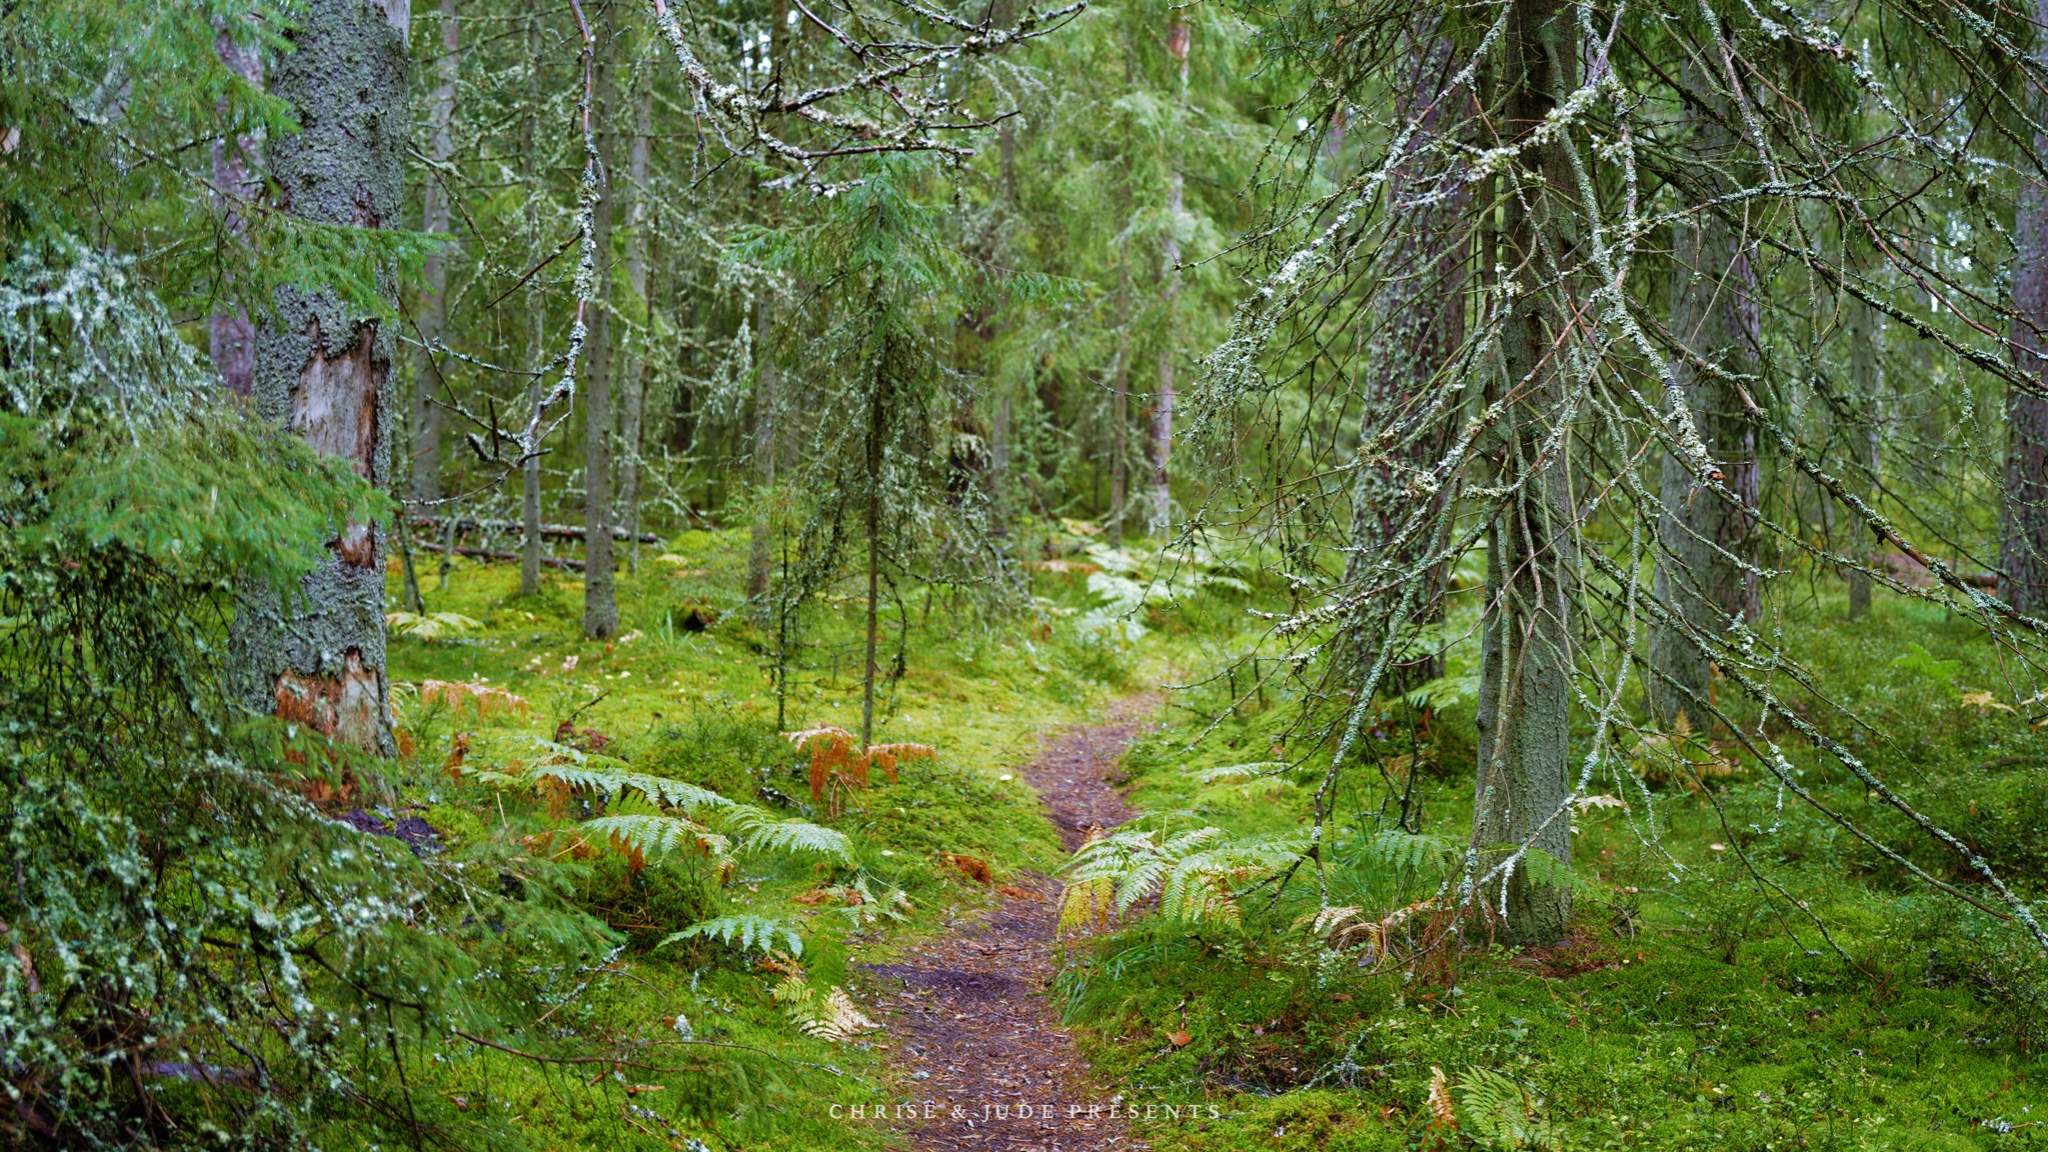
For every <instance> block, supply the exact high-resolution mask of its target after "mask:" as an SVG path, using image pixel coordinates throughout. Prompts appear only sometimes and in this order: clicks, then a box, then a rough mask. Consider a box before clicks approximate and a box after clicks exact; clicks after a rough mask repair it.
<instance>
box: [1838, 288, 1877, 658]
mask: <svg viewBox="0 0 2048 1152" xmlns="http://www.w3.org/2000/svg"><path fill="white" fill-rule="evenodd" d="M1848 311H1849V331H1848V332H1847V334H1846V335H1847V336H1848V339H1849V404H1850V405H1851V411H1852V412H1853V413H1854V418H1853V420H1852V422H1851V424H1850V426H1849V451H1850V455H1851V457H1852V458H1853V460H1854V462H1855V464H1854V466H1853V467H1851V468H1849V469H1847V470H1846V471H1847V472H1848V477H1847V479H1848V481H1849V484H1850V487H1851V490H1852V491H1854V492H1855V493H1856V495H1858V496H1859V497H1861V498H1862V499H1863V500H1865V501H1868V500H1869V499H1870V498H1871V494H1872V493H1874V492H1875V491H1876V490H1877V466H1878V454H1877V453H1878V428H1879V425H1880V415H1879V403H1880V399H1879V393H1880V390H1881V389H1882V388H1883V384H1884V381H1883V377H1882V370H1881V368H1880V367H1879V365H1878V359H1877V353H1878V341H1879V340H1881V339H1882V338H1883V334H1882V329H1881V328H1880V326H1879V323H1878V316H1877V309H1875V308H1872V307H1871V306H1870V305H1868V304H1865V303H1864V302H1863V301H1862V300H1860V299H1856V298H1854V297H1852V298H1851V299H1850V300H1849V309H1848ZM1847 523H1848V532H1849V538H1848V539H1847V540H1846V541H1844V542H1843V546H1844V547H1845V548H1847V550H1848V552H1849V555H1851V556H1853V557H1855V558H1856V559H1858V560H1863V559H1864V558H1865V557H1866V556H1867V555H1868V554H1869V551H1870V549H1869V547H1868V545H1869V543H1870V540H1871V532H1870V529H1869V526H1867V525H1866V524H1864V523H1863V521H1862V519H1861V518H1860V517H1851V518H1850V519H1849V520H1848V522H1847ZM1869 614H1870V575H1869V574H1868V573H1866V572H1864V571H1863V570H1862V569H1861V568H1851V569H1849V619H1851V620H1856V619H1859V618H1861V617H1864V616H1868V615H1869Z"/></svg>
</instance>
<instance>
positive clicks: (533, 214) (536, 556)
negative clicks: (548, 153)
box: [519, 13, 547, 596]
mask: <svg viewBox="0 0 2048 1152" xmlns="http://www.w3.org/2000/svg"><path fill="white" fill-rule="evenodd" d="M526 49H527V73H526V135H525V144H526V154H527V155H528V156H531V155H533V151H534V148H535V147H536V146H537V144H538V137H539V134H540V111H541V96H542V92H541V83H540V62H541V60H542V59H543V57H542V55H541V37H540V17H539V16H538V15H535V14H532V13H529V14H528V15H527V17H526ZM531 180H532V183H530V184H529V185H528V186H527V189H526V210H525V223H526V247H527V256H528V263H529V264H531V265H538V264H539V263H540V261H541V260H542V259H544V257H543V255H542V253H541V237H540V198H541V195H542V194H543V189H542V187H541V176H540V173H539V172H538V171H535V172H533V173H531ZM526 334H527V341H528V344H527V357H526V363H527V369H528V371H530V372H532V373H533V374H534V375H533V378H532V379H531V380H529V381H528V382H527V385H526V407H527V411H529V412H530V411H532V410H533V409H534V407H536V406H537V405H539V403H540V401H541V392H542V388H543V381H542V380H541V377H540V367H541V365H542V364H544V363H546V362H547V301H546V299H545V298H544V297H543V296H542V295H541V291H540V287H539V285H537V284H534V283H533V282H531V281H529V282H528V283H527V286H526ZM519 510H520V519H521V521H522V523H521V525H520V533H519V594H520V595H522V596H532V595H534V594H536V593H538V592H539V591H540V560H541V542H540V456H539V455H538V454H535V455H532V456H528V457H526V458H525V459H523V460H521V461H520V462H519Z"/></svg>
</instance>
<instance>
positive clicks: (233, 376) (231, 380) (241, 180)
mask: <svg viewBox="0 0 2048 1152" xmlns="http://www.w3.org/2000/svg"><path fill="white" fill-rule="evenodd" d="M214 52H215V53H216V54H217V55H218V56H219V57H220V62H221V63H222V64H224V65H226V66H227V69H228V71H230V72H233V73H234V74H235V75H237V76H239V77H241V78H242V79H243V80H246V81H248V82H249V84H250V85H251V86H252V87H256V88H261V87H263V58H262V56H260V55H258V54H257V52H256V51H255V50H254V49H251V48H245V47H243V46H242V45H240V44H237V43H235V39H234V37H233V36H231V35H230V34H229V30H228V29H227V28H226V27H225V26H222V27H221V28H220V30H219V32H218V33H216V34H215V36H214ZM222 105H223V107H225V105H226V98H225V97H223V98H222ZM262 147H263V146H262V143H261V142H260V141H259V140H258V139H257V138H256V137H255V136H254V135H243V134H240V133H236V134H232V135H226V134H224V135H222V136H221V137H220V138H218V139H216V140H215V141H214V142H213V197H214V207H215V208H217V209H218V210H219V211H220V213H221V216H222V218H223V221H224V222H225V224H226V231H227V234H228V235H229V236H230V237H237V236H240V235H241V234H242V231H243V229H244V227H245V224H244V222H243V218H242V212H243V209H242V207H241V206H242V205H244V204H247V203H249V202H250V201H252V200H254V199H255V198H256V197H257V196H258V195H260V194H261V193H262V191H263V178H262V177H261V176H259V175H258V174H257V168H258V167H259V163H260V160H261V153H262ZM232 265H233V259H232V258H230V259H228V260H224V261H222V267H223V275H224V276H231V275H232V272H230V271H228V269H230V268H231V267H232ZM206 335H207V350H208V351H209V352H210V353H211V355H212V356H213V366H214V369H215V370H216V371H218V372H219V373H220V382H221V387H223V388H226V389H227V390H228V391H230V392H233V393H235V394H236V395H238V396H247V395H249V392H250V389H251V388H252V387H253V382H252V376H253V375H254V373H255V369H256V325H255V324H254V323H252V322H251V321H250V320H249V310H248V309H247V308H244V307H242V306H241V305H239V304H228V305H224V306H223V307H221V309H220V310H219V311H217V312H215V313H214V314H213V315H212V316H210V317H208V318H207V323H206Z"/></svg>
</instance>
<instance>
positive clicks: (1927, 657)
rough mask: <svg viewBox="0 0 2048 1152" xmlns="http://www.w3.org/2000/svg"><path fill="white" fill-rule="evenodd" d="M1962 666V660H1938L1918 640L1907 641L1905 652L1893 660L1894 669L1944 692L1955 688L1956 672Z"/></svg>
mask: <svg viewBox="0 0 2048 1152" xmlns="http://www.w3.org/2000/svg"><path fill="white" fill-rule="evenodd" d="M1962 666H1963V662H1962V661H1960V660H1936V659H1935V658H1934V654H1933V653H1931V652H1929V651H1928V650H1927V649H1926V648H1924V647H1922V646H1921V645H1920V642H1919V641H1917V640H1909V641H1907V642H1906V650H1905V652H1903V653H1901V654H1900V655H1898V656H1895V657H1893V658H1892V667H1894V668H1900V669H1903V670H1905V671H1906V672H1908V673H1911V674H1912V675H1914V676H1917V677H1919V678H1921V679H1923V680H1925V681H1927V682H1928V683H1930V684H1933V685H1935V686H1936V687H1938V688H1940V689H1942V690H1943V691H1952V690H1953V689H1954V688H1955V686H1956V672H1957V670H1958V669H1960V668H1961V667H1962Z"/></svg>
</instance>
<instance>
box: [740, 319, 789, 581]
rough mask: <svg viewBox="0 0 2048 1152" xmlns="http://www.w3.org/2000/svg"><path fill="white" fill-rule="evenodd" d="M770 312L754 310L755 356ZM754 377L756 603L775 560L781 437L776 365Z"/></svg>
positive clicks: (750, 564)
mask: <svg viewBox="0 0 2048 1152" xmlns="http://www.w3.org/2000/svg"><path fill="white" fill-rule="evenodd" d="M771 316H772V312H771V310H770V306H769V305H768V303H767V302H766V301H765V300H764V301H761V302H760V303H758V304H756V305H755V308H754V347H755V349H756V350H757V351H756V353H755V354H756V356H760V355H761V353H760V351H759V350H760V349H765V348H768V347H770V344H769V341H768V326H769V323H770V317H771ZM759 363H760V367H759V368H758V370H757V371H756V374H755V377H754V460H753V464H754V522H753V526H752V528H751V534H752V540H751V545H752V546H751V548H750V549H749V550H748V552H747V596H748V598H749V599H752V600H757V601H758V600H759V599H760V598H761V596H762V595H763V594H764V593H766V592H767V591H768V577H769V569H770V568H771V567H772V566H773V562H774V558H773V556H772V555H771V549H772V547H773V545H774V543H775V525H774V523H773V522H772V520H771V519H770V518H769V510H770V508H771V506H772V501H773V500H774V493H775V465H776V463H777V461H776V459H775V457H776V454H777V453H778V452H779V451H780V450H781V437H780V436H778V435H777V421H778V419H779V418H780V415H781V412H780V407H781V405H780V397H778V396H777V395H776V386H777V383H778V381H777V379H776V374H775V362H774V361H773V360H771V359H768V358H766V357H765V356H763V357H761V359H760V362H759Z"/></svg>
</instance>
